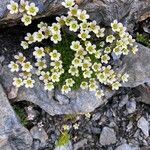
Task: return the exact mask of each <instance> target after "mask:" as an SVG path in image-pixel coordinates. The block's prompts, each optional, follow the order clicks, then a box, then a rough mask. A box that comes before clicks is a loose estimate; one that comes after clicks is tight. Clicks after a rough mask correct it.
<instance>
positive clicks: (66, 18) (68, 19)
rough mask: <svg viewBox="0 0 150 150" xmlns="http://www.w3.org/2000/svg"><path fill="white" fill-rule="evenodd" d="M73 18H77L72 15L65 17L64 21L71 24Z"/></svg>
mask: <svg viewBox="0 0 150 150" xmlns="http://www.w3.org/2000/svg"><path fill="white" fill-rule="evenodd" d="M73 20H75V19H74V18H73V17H71V16H67V17H64V21H65V24H66V25H67V26H69V25H70V22H71V21H73Z"/></svg>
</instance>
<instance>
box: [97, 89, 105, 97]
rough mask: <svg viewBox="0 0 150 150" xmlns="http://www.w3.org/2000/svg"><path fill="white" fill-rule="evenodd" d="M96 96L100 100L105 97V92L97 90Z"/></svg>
mask: <svg viewBox="0 0 150 150" xmlns="http://www.w3.org/2000/svg"><path fill="white" fill-rule="evenodd" d="M95 96H97V97H98V98H101V97H103V96H104V91H103V90H97V91H96V93H95Z"/></svg>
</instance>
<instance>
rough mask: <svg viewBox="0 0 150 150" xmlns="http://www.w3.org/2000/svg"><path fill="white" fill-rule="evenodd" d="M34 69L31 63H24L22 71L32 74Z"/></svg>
mask: <svg viewBox="0 0 150 150" xmlns="http://www.w3.org/2000/svg"><path fill="white" fill-rule="evenodd" d="M32 68H33V67H32V65H31V63H30V62H26V63H22V71H26V72H31V70H32Z"/></svg>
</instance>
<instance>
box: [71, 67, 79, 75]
mask: <svg viewBox="0 0 150 150" xmlns="http://www.w3.org/2000/svg"><path fill="white" fill-rule="evenodd" d="M68 72H69V73H70V74H71V75H72V76H79V70H78V69H77V67H75V66H72V65H71V66H70V68H69V70H68Z"/></svg>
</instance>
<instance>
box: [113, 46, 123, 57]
mask: <svg viewBox="0 0 150 150" xmlns="http://www.w3.org/2000/svg"><path fill="white" fill-rule="evenodd" d="M113 52H114V53H115V54H116V55H121V53H122V51H121V47H120V46H116V47H115V48H114V49H113Z"/></svg>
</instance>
